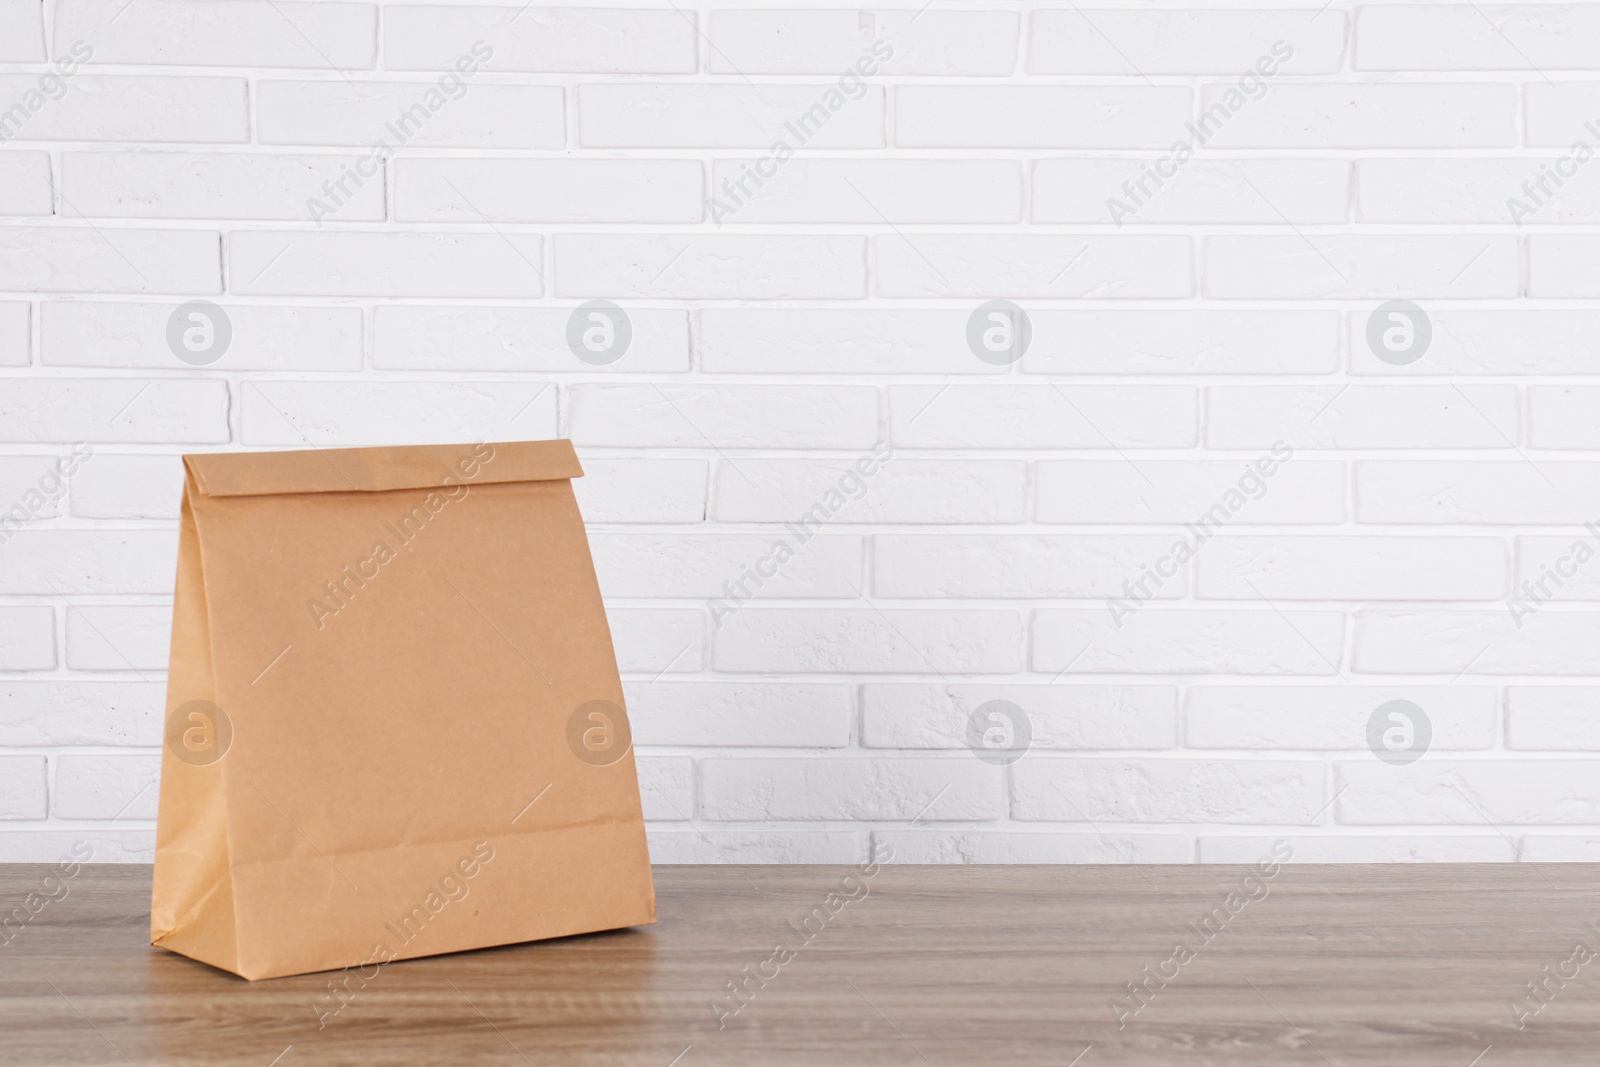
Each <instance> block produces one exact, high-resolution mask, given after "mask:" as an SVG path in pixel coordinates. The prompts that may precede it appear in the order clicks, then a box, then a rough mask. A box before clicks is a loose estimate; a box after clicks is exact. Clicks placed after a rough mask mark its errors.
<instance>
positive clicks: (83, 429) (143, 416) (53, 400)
mask: <svg viewBox="0 0 1600 1067" xmlns="http://www.w3.org/2000/svg"><path fill="white" fill-rule="evenodd" d="M227 440H228V386H227V383H226V382H222V381H217V380H210V381H200V380H197V379H190V380H182V379H178V380H174V379H168V380H166V381H157V380H154V379H147V380H141V379H138V378H55V379H38V380H34V381H15V382H8V383H7V384H6V388H5V389H4V390H3V391H0V441H63V442H66V441H122V442H145V441H148V442H186V443H193V444H215V443H221V442H224V441H227Z"/></svg>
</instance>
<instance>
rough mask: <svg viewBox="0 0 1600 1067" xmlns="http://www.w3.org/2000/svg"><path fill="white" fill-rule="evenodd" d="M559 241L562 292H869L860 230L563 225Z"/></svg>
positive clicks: (715, 295)
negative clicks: (567, 229) (590, 229)
mask: <svg viewBox="0 0 1600 1067" xmlns="http://www.w3.org/2000/svg"><path fill="white" fill-rule="evenodd" d="M535 240H537V239H536V238H535ZM553 243H554V245H555V261H556V292H557V293H558V294H559V295H561V296H577V297H609V298H611V299H617V298H619V297H649V298H674V297H676V298H690V299H710V300H786V299H808V298H809V299H818V300H827V299H855V298H859V297H863V296H866V295H867V291H866V285H867V279H866V270H867V263H866V239H865V238H862V237H846V236H814V235H810V234H772V235H760V236H757V235H754V234H751V235H744V234H740V235H733V234H678V235H674V234H637V235H636V234H624V233H563V234H557V235H556V236H555V240H554V242H553Z"/></svg>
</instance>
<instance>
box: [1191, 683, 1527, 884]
mask: <svg viewBox="0 0 1600 1067" xmlns="http://www.w3.org/2000/svg"><path fill="white" fill-rule="evenodd" d="M1391 700H1409V701H1411V702H1412V703H1413V704H1416V705H1417V706H1418V707H1419V708H1421V709H1422V710H1423V712H1424V713H1425V714H1426V715H1427V716H1428V721H1429V724H1430V725H1431V727H1432V730H1433V741H1432V744H1431V745H1430V749H1429V750H1430V751H1444V752H1460V751H1468V750H1474V749H1487V748H1490V747H1492V746H1493V745H1494V742H1495V737H1496V729H1497V719H1496V715H1495V712H1496V705H1497V699H1496V694H1495V690H1494V689H1493V688H1491V687H1488V686H1471V685H1455V686H1442V685H1439V686H1416V685H1411V686H1403V685H1396V686H1375V685H1346V684H1340V685H1309V686H1308V685H1293V686H1290V685H1264V686H1259V685H1258V686H1243V685H1202V686H1195V687H1194V688H1192V689H1190V690H1189V698H1188V703H1187V705H1186V706H1185V708H1184V716H1183V740H1184V744H1186V745H1188V746H1189V747H1190V748H1249V749H1263V750H1268V751H1271V750H1274V749H1321V750H1328V751H1351V752H1354V751H1359V750H1363V749H1365V748H1366V747H1367V721H1368V719H1370V718H1371V716H1372V714H1373V712H1374V711H1376V710H1377V709H1378V708H1379V707H1380V706H1382V705H1383V704H1386V703H1388V702H1389V701H1391ZM1235 862H1242V861H1235Z"/></svg>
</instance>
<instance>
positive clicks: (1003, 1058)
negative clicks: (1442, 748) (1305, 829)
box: [0, 864, 1600, 1067]
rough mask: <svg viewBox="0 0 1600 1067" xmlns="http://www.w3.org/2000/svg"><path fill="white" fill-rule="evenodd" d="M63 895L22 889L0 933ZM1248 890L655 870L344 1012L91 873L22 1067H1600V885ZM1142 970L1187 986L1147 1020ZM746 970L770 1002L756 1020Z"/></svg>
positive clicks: (0, 1028) (1530, 875) (1094, 881)
mask: <svg viewBox="0 0 1600 1067" xmlns="http://www.w3.org/2000/svg"><path fill="white" fill-rule="evenodd" d="M47 870H48V868H46V867H44V866H30V865H11V866H4V867H0V905H3V906H0V917H3V915H4V913H5V912H7V911H9V910H10V909H11V908H12V907H14V906H16V905H17V904H20V903H21V901H22V900H23V898H25V897H26V895H27V894H28V893H30V892H37V891H38V890H39V888H40V882H41V879H42V877H43V875H44V873H45V872H46V871H47ZM1247 873H1248V869H1247V868H1242V867H1226V866H1189V867H1183V866H1163V867H1149V866H1141V867H1132V866H1121V867H1087V866H1077V867H893V866H885V867H883V868H881V869H880V870H879V871H878V873H877V874H876V876H875V877H873V878H871V879H868V880H864V881H863V880H861V879H860V876H859V874H856V873H855V871H854V869H853V868H840V867H742V868H740V867H730V866H719V867H658V868H656V878H657V883H656V885H657V891H658V894H659V908H660V921H659V922H658V923H657V924H656V925H655V926H653V927H645V928H640V929H634V930H624V931H616V932H613V933H607V934H596V935H589V936H583V937H573V938H566V939H562V940H558V941H547V942H542V943H536V944H527V945H518V946H512V947H508V948H500V949H489V950H485V951H481V952H469V953H460V954H457V955H452V956H441V957H435V958H432V959H424V960H414V961H408V962H401V963H395V964H391V965H389V966H387V967H384V968H382V969H381V970H380V971H379V972H378V973H377V974H376V975H374V976H372V977H371V980H370V981H369V982H367V983H366V986H365V988H364V989H360V990H359V991H358V992H355V993H354V994H353V995H351V996H349V997H348V998H347V999H345V1000H344V1001H342V1002H340V1001H336V1000H334V999H333V998H330V997H328V996H327V987H328V978H329V976H327V975H307V976H303V977H297V978H284V979H278V980H275V981H267V982H259V983H254V984H252V983H249V982H245V981H243V980H242V979H239V978H235V977H233V976H231V975H228V974H224V973H222V972H219V971H216V970H212V969H211V968H209V967H206V966H204V965H202V964H198V963H195V962H193V961H190V960H187V959H184V958H182V957H179V956H175V955H171V954H169V953H166V952H162V951H159V950H156V949H152V948H150V947H149V946H148V945H147V944H146V941H147V929H148V902H149V893H150V871H149V868H148V867H135V866H90V867H85V868H83V870H82V872H81V873H80V874H79V876H78V877H77V878H76V879H75V880H74V881H73V882H72V883H71V888H70V891H69V892H68V894H67V895H66V896H64V897H61V898H60V899H58V900H55V901H53V902H51V903H49V904H48V905H46V906H44V907H43V908H42V910H40V911H39V912H38V914H37V915H35V916H34V917H33V918H32V919H31V920H30V921H28V922H27V923H26V924H23V925H21V926H20V927H18V926H16V925H15V924H14V925H13V926H12V927H11V928H9V929H8V930H7V931H6V932H5V933H3V934H0V940H4V939H5V938H6V937H7V936H9V938H10V939H9V941H6V943H4V944H3V945H0V1063H5V1064H28V1065H30V1067H31V1065H38V1064H74V1065H80V1064H118V1065H120V1064H138V1065H145V1064H159V1065H162V1067H173V1065H187V1064H207V1065H235V1064H240V1065H248V1067H269V1065H273V1064H276V1065H278V1067H300V1065H302V1064H304V1065H311V1064H406V1065H431V1064H441V1065H442V1064H450V1065H458V1064H508V1065H509V1064H527V1065H536V1067H544V1065H552V1067H554V1065H560V1067H567V1065H580V1064H607V1065H629V1067H669V1065H673V1064H676V1065H677V1067H702V1065H708V1064H726V1065H737V1067H757V1065H767V1064H785V1065H788V1064H807V1065H811V1064H816V1065H834V1064H894V1065H908V1067H918V1065H926V1067H956V1065H969V1064H983V1065H985V1067H990V1065H1003V1064H1051V1065H1055V1067H1069V1065H1072V1064H1077V1065H1078V1067H1099V1065H1101V1064H1238V1065H1257V1064H1259V1065H1273V1067H1283V1065H1294V1064H1308V1065H1326V1067H1345V1065H1353V1064H1380V1063H1381V1064H1404V1065H1409V1067H1424V1065H1433V1064H1439V1065H1446V1067H1470V1065H1473V1064H1476V1065H1477V1067H1501V1065H1505V1064H1572V1063H1580V1062H1582V1063H1587V1062H1593V1061H1594V1058H1595V1056H1596V1052H1595V1039H1596V1035H1597V1033H1600V962H1593V963H1590V962H1589V961H1588V959H1587V956H1588V952H1587V948H1588V947H1593V948H1594V949H1595V950H1596V951H1597V952H1600V927H1591V926H1589V925H1588V924H1589V923H1590V922H1600V865H1578V864H1549V865H1532V864H1515V865H1509V864H1508V865H1480V864H1472V865H1439V866H1365V865H1362V866H1357V865H1348V866H1309V865H1307V866H1289V867H1284V868H1282V869H1281V870H1280V871H1279V873H1278V874H1277V876H1276V877H1275V878H1272V879H1271V880H1269V881H1261V880H1259V879H1252V880H1251V881H1250V882H1248V883H1247V882H1245V881H1244V878H1245V875H1246V874H1247ZM852 875H853V876H854V878H855V881H853V882H851V883H847V882H846V881H845V879H846V878H847V876H852ZM850 886H853V888H850ZM830 893H838V894H839V896H838V897H835V898H834V899H833V909H832V910H831V911H830V910H829V908H828V906H827V905H828V900H829V894H830ZM863 893H864V895H863ZM1230 894H1233V895H1234V896H1233V900H1232V906H1230V903H1229V896H1230ZM845 896H854V897H855V899H853V900H849V901H847V902H844V901H843V898H844V897H845ZM818 908H820V909H822V910H821V912H820V914H821V916H823V917H822V918H820V919H819V918H816V917H815V916H816V915H817V914H818V913H817V912H815V911H814V909H818ZM1218 909H1220V910H1218ZM808 914H809V915H813V918H812V920H811V929H810V932H809V936H808V931H807V929H806V928H805V927H803V926H802V925H801V923H802V920H803V919H804V918H805V917H806V916H807V915H808ZM1207 916H1211V917H1212V918H1211V919H1210V921H1209V922H1207V921H1205V920H1206V919H1207ZM1218 916H1220V918H1218ZM791 924H793V925H791ZM1202 928H1203V929H1202ZM1180 940H1182V941H1184V942H1185V944H1186V945H1187V946H1189V948H1190V950H1191V951H1190V952H1189V953H1188V954H1187V956H1185V955H1184V954H1180V955H1178V956H1175V955H1174V951H1173V950H1174V945H1175V943H1176V942H1178V941H1180ZM780 942H782V943H783V944H784V945H785V946H786V949H787V951H788V953H789V954H790V955H789V957H788V958H784V957H783V956H779V957H778V960H781V961H782V962H775V961H774V949H775V947H776V946H777V945H778V944H779V943H780ZM1580 943H1582V944H1583V945H1585V946H1586V948H1585V951H1584V952H1582V953H1579V954H1578V955H1576V956H1575V955H1574V948H1575V946H1577V945H1578V944H1580ZM747 966H748V968H749V971H748V972H746V970H745V968H746V967H747ZM1147 966H1148V967H1150V968H1151V971H1150V972H1149V973H1150V974H1152V975H1165V976H1167V978H1168V980H1163V979H1162V978H1161V977H1155V978H1152V979H1148V980H1146V986H1145V988H1146V990H1147V992H1146V993H1145V995H1144V996H1143V997H1142V998H1140V999H1134V998H1131V997H1130V996H1129V995H1128V992H1127V988H1126V983H1127V982H1129V981H1130V980H1133V981H1138V980H1141V979H1144V975H1145V973H1146V972H1145V971H1144V968H1146V967H1147ZM1546 967H1549V968H1550V970H1549V971H1545V970H1544V968H1546ZM746 973H748V974H757V975H760V974H764V975H766V976H767V977H765V978H759V977H758V978H754V979H748V980H747V981H746V984H745V989H746V990H747V992H746V994H745V996H744V998H743V1000H742V1001H740V1000H735V999H732V998H731V997H730V996H729V993H728V983H729V982H730V981H733V980H737V979H741V978H743V976H744V975H745V974H746ZM368 974H369V975H371V972H370V971H369V972H368ZM1530 981H1534V982H1542V983H1543V989H1544V990H1545V992H1544V993H1543V994H1542V995H1541V998H1540V1000H1532V999H1528V998H1527V996H1526V994H1527V992H1528V990H1527V986H1526V983H1528V982H1530ZM1119 996H1120V1002H1121V1005H1122V1006H1121V1008H1120V1009H1119V1008H1117V1007H1114V1006H1113V1005H1114V1003H1116V1002H1117V1000H1118V998H1119ZM1517 997H1522V998H1523V999H1522V1001H1521V1003H1522V1005H1523V1007H1522V1010H1521V1011H1520V1012H1517V1011H1514V1010H1513V1007H1512V1003H1513V999H1514V998H1517ZM319 998H321V999H320V1004H319ZM340 1003H342V1007H340V1008H339V1010H338V1011H337V1013H332V1012H331V1008H330V1005H337V1004H340ZM718 1003H720V1004H721V1008H720V1010H719V1009H717V1008H715V1007H713V1005H715V1004H718ZM1534 1006H1538V1011H1537V1012H1534V1010H1533V1007H1534ZM1134 1007H1137V1009H1138V1010H1137V1011H1134V1010H1133V1008H1134ZM734 1008H737V1009H738V1010H737V1011H735V1010H734ZM1519 1014H1520V1016H1521V1020H1520V1021H1521V1023H1522V1028H1521V1029H1519V1028H1518V1025H1517V1023H1518V1016H1519ZM719 1015H720V1020H719ZM319 1021H320V1026H319ZM719 1022H720V1025H719Z"/></svg>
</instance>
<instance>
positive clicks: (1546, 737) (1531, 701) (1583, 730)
mask: <svg viewBox="0 0 1600 1067" xmlns="http://www.w3.org/2000/svg"><path fill="white" fill-rule="evenodd" d="M1506 747H1507V748H1513V749H1522V750H1527V751H1541V750H1544V751H1584V752H1594V751H1600V687H1593V686H1580V685H1513V686H1509V687H1507V689H1506Z"/></svg>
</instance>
